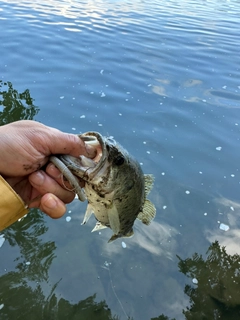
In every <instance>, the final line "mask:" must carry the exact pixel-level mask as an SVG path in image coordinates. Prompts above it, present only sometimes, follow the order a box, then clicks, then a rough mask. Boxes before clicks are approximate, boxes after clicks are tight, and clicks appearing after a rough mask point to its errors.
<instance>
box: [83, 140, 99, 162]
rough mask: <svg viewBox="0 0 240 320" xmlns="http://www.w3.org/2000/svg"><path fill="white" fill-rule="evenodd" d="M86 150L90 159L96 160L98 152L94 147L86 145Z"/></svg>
mask: <svg viewBox="0 0 240 320" xmlns="http://www.w3.org/2000/svg"><path fill="white" fill-rule="evenodd" d="M85 148H86V151H87V155H88V157H89V158H94V157H95V156H96V154H97V150H96V149H95V148H94V147H93V146H91V145H89V144H87V143H86V144H85Z"/></svg>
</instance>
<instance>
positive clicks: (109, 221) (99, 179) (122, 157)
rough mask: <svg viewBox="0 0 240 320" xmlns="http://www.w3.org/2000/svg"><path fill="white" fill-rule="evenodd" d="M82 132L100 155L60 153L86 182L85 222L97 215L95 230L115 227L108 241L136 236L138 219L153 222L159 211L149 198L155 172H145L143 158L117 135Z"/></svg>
mask: <svg viewBox="0 0 240 320" xmlns="http://www.w3.org/2000/svg"><path fill="white" fill-rule="evenodd" d="M78 136H79V138H80V139H82V140H83V141H84V142H85V143H86V144H90V145H93V146H94V147H95V148H96V150H97V154H96V157H95V158H94V159H90V158H87V157H85V156H82V155H81V156H79V157H73V156H71V155H60V156H58V158H59V160H60V161H61V162H62V163H63V164H64V165H65V166H66V167H67V168H68V170H70V172H71V173H72V174H73V175H74V176H77V177H79V178H81V179H82V180H84V182H85V186H84V192H85V195H86V198H87V201H88V205H87V209H86V213H85V215H84V219H83V222H82V224H85V223H87V222H88V220H89V218H90V217H91V216H92V215H94V216H95V218H96V220H97V222H96V225H95V227H94V228H93V230H92V232H94V231H99V230H101V229H104V228H110V229H112V231H113V235H112V236H111V238H110V239H109V241H108V242H112V241H114V240H116V239H118V238H121V237H131V236H133V234H134V231H133V225H134V222H135V220H136V219H139V220H141V221H142V223H144V224H145V225H149V224H150V223H151V221H152V220H153V219H154V217H155V215H156V208H155V206H154V204H153V203H152V202H151V201H150V200H149V199H147V196H148V194H149V192H150V191H151V189H152V187H153V182H154V176H153V175H152V174H144V173H143V171H142V168H141V166H140V164H139V162H138V161H137V160H136V159H135V158H134V157H133V156H131V155H130V154H129V153H128V151H127V150H125V149H124V148H123V147H122V146H121V145H120V144H119V143H117V142H116V141H115V140H114V139H113V137H104V136H102V135H101V134H100V133H98V132H95V131H89V132H86V133H83V134H80V135H78ZM63 174H64V173H63ZM69 182H70V183H71V181H69ZM82 199H84V197H82Z"/></svg>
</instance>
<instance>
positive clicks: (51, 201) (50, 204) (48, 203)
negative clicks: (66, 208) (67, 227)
mask: <svg viewBox="0 0 240 320" xmlns="http://www.w3.org/2000/svg"><path fill="white" fill-rule="evenodd" d="M44 206H45V207H47V208H48V209H55V208H56V207H57V201H56V199H55V198H54V196H53V195H51V194H49V195H48V197H47V199H45V201H44Z"/></svg>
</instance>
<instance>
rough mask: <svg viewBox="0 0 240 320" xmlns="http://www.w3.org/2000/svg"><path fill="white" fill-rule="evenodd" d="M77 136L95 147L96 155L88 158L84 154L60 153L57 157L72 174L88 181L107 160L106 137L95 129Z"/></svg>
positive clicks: (102, 167) (101, 168) (100, 169)
mask: <svg viewBox="0 0 240 320" xmlns="http://www.w3.org/2000/svg"><path fill="white" fill-rule="evenodd" d="M78 136H79V138H80V139H81V140H83V141H84V142H85V143H86V144H89V145H91V146H94V147H95V148H96V150H97V154H96V156H95V157H94V158H93V159H90V158H87V157H85V156H79V157H78V158H76V157H73V156H70V155H60V156H59V159H60V160H61V161H62V162H63V163H64V164H65V165H66V166H67V168H69V169H70V170H71V172H72V173H73V174H74V175H76V176H78V177H80V178H82V179H83V180H86V181H89V180H91V179H93V178H94V177H95V176H97V175H98V174H99V173H100V172H101V171H102V170H103V169H104V166H105V164H106V162H107V159H108V152H107V145H106V138H104V137H102V135H100V134H99V133H98V132H95V131H90V132H86V133H84V134H80V135H78ZM111 141H113V140H111ZM114 142H115V141H114Z"/></svg>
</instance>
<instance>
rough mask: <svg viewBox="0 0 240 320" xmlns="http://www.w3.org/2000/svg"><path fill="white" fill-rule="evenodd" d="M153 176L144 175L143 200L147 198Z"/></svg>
mask: <svg viewBox="0 0 240 320" xmlns="http://www.w3.org/2000/svg"><path fill="white" fill-rule="evenodd" d="M153 182H154V176H153V175H152V174H145V175H144V183H145V198H146V197H147V196H148V194H149V192H150V191H151V189H152V187H153Z"/></svg>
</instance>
